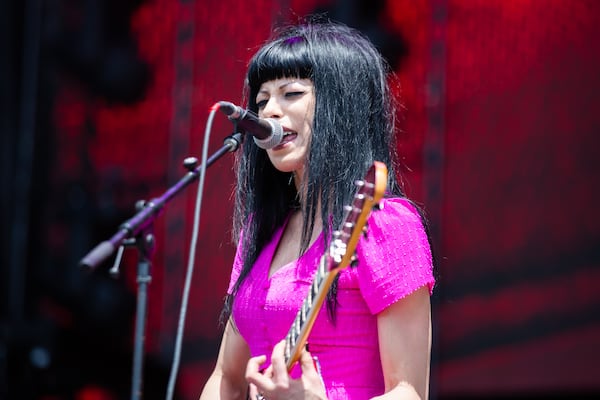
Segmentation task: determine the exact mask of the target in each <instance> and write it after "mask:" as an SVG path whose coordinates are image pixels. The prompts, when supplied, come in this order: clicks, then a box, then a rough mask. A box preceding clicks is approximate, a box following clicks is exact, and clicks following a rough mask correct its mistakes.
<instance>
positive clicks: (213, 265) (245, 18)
mask: <svg viewBox="0 0 600 400" xmlns="http://www.w3.org/2000/svg"><path fill="white" fill-rule="evenodd" d="M131 3H136V7H135V8H134V9H133V11H132V13H131V17H130V19H129V20H128V23H129V32H130V35H131V38H132V39H133V41H134V42H135V44H136V49H137V50H136V54H137V56H138V57H139V60H142V61H143V62H144V63H146V65H147V67H148V71H149V75H148V76H149V79H148V81H147V82H146V83H145V85H144V89H143V91H141V92H140V93H141V94H140V95H138V96H137V97H136V98H135V99H134V100H127V101H122V99H121V100H119V99H117V100H115V98H110V97H109V96H106V95H105V94H103V92H102V91H99V90H94V89H93V87H91V86H90V85H89V80H88V81H86V80H85V79H84V76H83V75H82V74H77V73H75V72H73V69H69V68H66V67H64V64H61V63H59V62H56V63H55V64H52V69H50V70H49V71H51V72H48V70H45V71H46V72H41V77H42V78H44V79H45V80H44V79H42V83H44V82H46V83H47V82H51V83H52V84H51V85H48V86H51V87H52V90H50V91H49V92H48V93H49V94H48V95H47V97H48V99H49V100H47V102H46V103H45V104H47V108H46V109H43V110H41V111H40V113H42V112H46V115H47V116H48V124H47V125H44V126H43V127H42V128H39V130H41V131H43V132H42V133H38V135H40V134H41V135H44V136H43V137H44V139H43V140H38V141H37V142H36V151H37V152H43V153H50V155H46V157H47V161H48V164H47V165H45V167H44V168H45V175H44V176H43V177H42V178H39V177H38V179H44V181H43V183H44V185H45V186H44V187H47V188H48V191H47V193H45V196H46V201H44V202H43V204H42V205H41V209H40V211H38V212H39V213H40V218H39V219H38V220H37V222H36V224H37V225H35V226H36V227H37V228H38V229H36V231H39V232H41V233H40V234H39V236H37V237H33V238H30V243H32V244H31V246H33V245H36V244H37V246H38V248H39V249H41V250H40V251H39V252H38V253H37V256H36V257H34V256H31V255H30V256H29V265H28V267H27V268H28V271H30V273H33V274H35V275H36V276H37V279H36V280H34V282H33V283H32V282H31V279H29V280H28V282H29V283H28V286H26V289H25V290H26V291H27V293H26V294H25V297H26V298H27V299H29V300H28V313H30V315H34V316H39V317H40V318H42V319H43V320H45V321H50V325H51V326H52V327H53V328H51V329H52V332H53V336H52V337H54V338H55V340H56V342H54V343H55V344H54V345H53V346H54V347H53V348H54V349H55V353H54V354H56V356H55V358H54V360H55V364H54V365H55V366H56V365H58V366H57V367H56V368H55V369H53V368H52V367H50V368H47V369H46V370H43V371H41V372H40V371H37V372H36V374H37V375H35V376H36V377H37V378H36V379H40V383H39V385H38V388H40V389H39V390H38V391H37V393H35V395H34V396H35V397H38V398H63V397H62V396H63V393H66V392H69V391H70V393H75V396H79V397H77V398H80V399H92V398H102V397H94V396H106V397H105V398H117V397H118V396H121V394H122V393H128V392H127V387H128V385H129V384H130V382H129V380H128V379H129V369H130V367H131V366H130V359H129V358H128V357H129V352H130V349H131V343H130V342H131V339H132V336H131V335H132V333H131V326H130V325H131V323H132V321H133V320H132V315H133V307H134V306H135V304H134V298H133V297H132V296H134V295H135V291H136V283H135V274H136V270H135V262H136V254H135V252H134V251H132V250H131V251H130V250H128V251H126V253H125V260H124V262H123V265H122V270H123V273H122V276H121V277H120V278H119V279H117V280H107V281H108V282H105V280H103V279H102V278H101V276H106V270H107V268H101V269H99V270H97V271H94V273H93V274H91V276H89V275H88V276H86V278H85V279H84V278H81V277H79V276H78V274H80V271H79V270H78V269H77V266H76V264H77V261H78V259H79V258H81V257H82V256H83V255H84V254H85V253H86V252H87V251H88V250H89V249H91V248H92V247H93V246H94V245H95V244H96V243H98V242H100V241H102V240H105V239H107V238H108V237H109V236H110V235H112V233H113V232H115V231H116V229H117V228H118V226H119V224H120V223H121V222H123V221H124V220H125V219H127V218H128V217H130V216H131V215H133V213H134V210H133V205H134V203H135V201H136V200H138V199H149V198H152V197H154V196H159V195H160V194H162V192H163V191H164V190H166V189H167V188H168V187H169V186H170V185H172V184H173V183H174V182H175V181H176V180H177V179H179V178H180V177H182V176H183V174H184V173H185V170H184V169H183V168H182V160H183V159H184V158H185V157H187V156H196V157H199V156H200V154H201V150H202V147H201V146H202V141H203V139H204V129H205V124H206V122H207V118H208V110H209V107H210V106H211V105H212V104H213V103H214V102H216V101H219V100H228V101H232V102H234V103H238V104H239V103H240V101H241V86H242V82H243V73H244V69H245V64H246V62H247V60H248V58H249V56H250V55H251V54H252V52H253V49H254V48H255V47H256V46H257V45H258V44H260V43H261V42H262V41H263V40H265V39H266V38H267V36H268V34H269V31H270V26H271V25H272V24H273V23H276V22H281V21H288V20H292V19H293V18H295V16H301V15H305V14H308V13H311V12H314V11H315V10H320V11H323V10H326V11H329V12H330V14H331V15H332V16H333V17H337V19H340V20H344V21H345V22H347V23H349V24H350V25H353V26H356V27H358V28H361V29H363V30H365V31H366V32H373V31H375V32H376V33H377V32H379V33H380V34H385V37H387V42H385V43H388V44H389V43H391V45H390V47H389V48H390V49H391V50H390V51H389V52H388V53H386V55H388V56H389V57H398V60H397V62H395V63H394V64H393V67H394V69H395V70H396V72H397V74H398V76H399V77H400V80H401V86H402V89H401V96H402V102H403V105H404V107H403V110H402V118H403V119H402V133H401V135H400V144H399V149H400V152H401V153H402V155H403V162H404V164H405V166H406V168H405V170H404V171H403V179H404V181H405V183H406V189H407V192H408V194H409V196H411V197H412V198H414V199H415V200H416V201H418V202H419V203H421V204H422V205H423V206H424V208H425V210H426V212H427V213H428V215H429V218H430V221H431V224H432V234H433V239H434V247H435V250H436V256H437V260H438V264H437V271H436V272H437V277H438V284H437V287H436V290H435V294H434V296H433V299H432V300H433V312H434V343H433V355H432V358H433V363H432V397H433V398H440V399H450V398H469V397H471V398H479V397H481V398H500V397H515V396H519V397H530V398H535V397H561V396H563V397H569V398H573V397H579V398H581V397H584V396H593V395H597V394H599V393H600V367H599V366H598V365H599V363H598V362H597V360H598V359H599V358H600V345H599V344H600V343H599V339H598V337H599V335H600V319H599V315H600V314H599V311H598V310H600V294H599V292H598V290H597V287H598V282H599V278H600V270H599V268H598V266H599V264H600V245H599V243H600V212H599V211H598V210H597V207H596V204H597V203H598V200H600V188H599V186H598V183H599V181H598V176H600V175H599V172H600V165H599V163H598V162H597V158H598V143H599V142H598V139H597V138H596V135H598V134H599V133H600V113H599V112H598V106H600V102H599V100H598V91H599V90H600V73H599V72H598V71H600V45H599V43H598V42H599V41H600V3H598V2H595V1H593V0H588V1H584V0H576V1H570V0H519V1H516V0H515V1H507V0H469V1H457V0H431V1H412V0H388V1H374V2H373V1H371V2H363V1H324V0H323V1H318V0H304V1H302V0H289V1H279V2H278V1H268V0H257V1H253V2H239V1H238V0H235V1H234V0H225V1H223V0H220V1H216V0H205V1H202V2H192V1H183V0H181V1H174V0H153V1H139V2H131ZM56 4H58V6H56ZM56 4H55V6H56V7H58V8H57V9H55V10H53V12H51V11H46V14H45V15H46V16H47V15H54V16H60V20H61V21H63V23H65V24H66V22H65V21H71V20H76V21H78V23H75V24H74V26H77V27H79V28H81V26H82V25H85V13H82V12H81V8H79V6H78V5H77V4H74V3H71V2H67V1H65V2H57V3H56ZM377 8H381V9H380V10H379V9H378V10H377V13H373V12H372V11H373V10H375V9H377ZM365 10H367V11H368V12H367V11H365ZM25 15H26V14H25ZM73 15H74V16H73ZM111 17H114V15H112V16H111V15H110V14H109V16H107V19H109V20H110V18H111ZM109 22H110V21H109ZM113 23H114V22H113ZM376 37H378V38H381V36H376ZM374 41H376V40H375V39H374ZM44 43H45V42H42V44H43V45H44ZM383 43H384V42H382V41H380V42H377V41H376V44H380V45H381V46H382V47H383ZM386 49H387V47H386ZM56 59H60V58H59V57H56ZM43 61H44V59H42V62H43ZM44 88H46V87H45V86H44V87H42V88H41V89H40V93H42V94H43V93H45V92H43V90H42V89H44ZM44 129H45V130H44ZM229 129H230V125H229V124H228V122H227V121H226V120H225V118H224V116H222V115H217V116H216V119H215V124H214V126H213V129H212V134H211V151H214V150H216V149H217V148H218V147H219V146H220V144H221V143H222V140H223V138H224V137H225V136H226V135H228V134H229V133H230V132H229ZM46 150H50V151H46ZM232 161H233V157H232V156H230V155H227V156H225V157H224V158H222V159H221V160H220V161H218V163H216V164H214V165H213V166H211V167H210V168H209V169H208V172H207V181H206V187H205V194H204V199H203V209H202V215H201V225H200V231H199V234H200V237H199V245H198V248H197V260H196V263H195V271H194V276H193V283H192V291H191V295H190V304H189V308H188V313H187V322H186V330H185V337H184V341H183V350H182V351H183V353H182V357H183V359H182V365H181V369H180V373H179V376H178V390H177V393H178V394H177V396H178V397H180V398H182V399H194V398H197V397H198V395H199V393H200V390H201V388H202V385H203V382H204V381H205V379H206V378H207V375H208V373H209V372H210V370H211V368H212V366H213V364H214V360H215V357H216V352H217V350H218V341H219V337H220V328H219V326H218V323H217V320H218V315H219V312H220V307H221V305H222V299H223V296H224V293H225V290H226V287H227V283H228V278H229V268H230V264H231V261H232V258H233V252H234V248H233V245H232V244H231V241H230V227H231V214H232V212H231V206H232V191H233V184H234V176H233V171H232V168H233V164H232ZM195 190H196V189H195V187H194V188H193V189H192V188H190V189H188V190H187V191H186V192H184V193H185V194H184V195H181V196H178V197H177V198H176V199H175V200H174V201H173V202H172V203H170V204H169V206H168V207H167V210H166V211H165V212H164V213H163V214H162V215H161V217H160V218H159V219H158V220H157V223H156V226H155V232H156V235H157V252H156V254H155V255H154V257H153V261H154V263H153V266H152V271H151V272H152V277H153V280H152V283H151V285H150V292H149V311H148V321H147V336H146V344H147V346H146V352H147V361H146V362H147V367H146V368H147V374H148V377H147V378H146V380H145V385H146V389H145V393H146V394H145V397H148V398H152V397H157V398H161V397H163V396H164V390H165V388H166V385H165V382H166V379H167V378H166V375H167V374H168V371H169V369H170V367H171V364H170V363H171V361H172V357H173V352H174V339H175V334H176V326H177V318H178V316H179V307H180V303H181V299H182V290H183V282H184V276H185V272H186V263H187V261H188V251H189V242H190V238H191V225H192V218H193V204H194V201H195ZM34 194H35V191H34V193H33V194H32V199H31V201H32V203H33V202H34V198H33V197H34ZM36 240H37V241H36ZM28 251H29V252H31V251H32V249H31V248H30V249H29V250H28ZM57 276H58V277H66V278H68V279H55V278H56V277H57ZM52 277H54V278H52ZM53 279H54V280H53ZM55 280H57V281H59V282H55ZM66 280H69V284H70V285H71V286H69V289H68V290H67V289H65V288H64V286H68V284H67V283H65V281H66ZM90 280H91V281H92V282H96V280H99V281H101V282H102V284H103V285H107V286H106V287H108V288H110V289H103V290H100V291H98V292H96V291H91V290H90V291H88V292H86V293H82V292H84V291H85V290H84V289H82V288H81V287H80V286H81V285H84V284H85V285H86V286H85V288H86V289H89V288H94V287H96V286H95V285H97V284H96V283H89V281H90ZM40 282H41V283H40ZM87 285H90V286H87ZM78 286H79V287H78ZM103 287H104V286H103ZM115 293H118V294H119V296H120V297H119V296H116V295H115ZM75 294H77V296H79V297H77V296H76V295H75ZM100 295H102V296H104V297H101V299H100V298H99V297H98V296H100ZM77 299H84V300H85V301H80V300H77ZM102 299H103V300H102ZM107 299H108V300H107ZM119 299H121V300H119ZM82 304H83V305H88V306H89V307H90V309H91V310H93V312H94V313H95V314H94V313H92V312H91V311H89V309H87V308H85V307H83V306H82ZM124 305H127V307H126V308H124ZM123 310H126V311H123ZM113 312H114V313H116V314H113ZM86 313H91V314H88V315H100V316H101V318H100V319H99V320H96V322H94V321H90V320H91V318H89V319H85V318H84V319H82V315H85V314H86ZM115 315H119V316H121V318H122V319H123V321H124V322H122V323H121V324H120V325H115V328H114V329H113V328H110V329H108V328H107V330H108V331H110V332H106V333H103V330H102V329H97V328H98V327H99V326H104V327H106V326H107V325H106V324H105V322H106V321H111V322H114V319H115V318H116V317H115ZM102 318H104V319H102ZM98 321H100V322H98ZM128 321H129V322H128ZM82 324H83V326H85V327H87V328H86V329H82V328H81V326H82ZM92 332H93V333H92ZM94 335H95V336H94ZM44 336H45V335H44ZM65 338H66V339H65ZM109 340H110V341H111V342H110V343H107V341H109ZM65 342H66V343H65ZM56 343H61V344H60V345H57V344H56ZM115 343H119V346H116V345H115ZM90 348H94V350H90ZM115 348H118V349H119V351H118V352H116V353H115V354H116V355H112V354H113V353H112V351H114V350H115ZM106 349H111V350H110V354H111V355H110V356H107V353H106V352H105V351H109V350H106ZM72 353H78V356H79V357H84V358H85V360H86V361H85V362H80V363H77V362H75V361H73V360H74V359H75V358H74V357H75V356H74V355H73V354H72ZM65 354H66V355H65ZM88 364H89V368H88V367H87V366H88ZM78 368H79V369H81V371H79V374H78V375H77V377H78V379H77V380H73V379H71V380H70V381H69V382H70V383H63V384H60V382H62V381H61V379H63V377H64V376H68V375H69V372H70V371H72V370H73V369H78ZM87 369H89V372H88V373H84V372H82V371H83V370H86V371H87ZM16 371H17V372H16V373H23V376H25V375H27V372H23V371H29V369H28V368H26V367H23V366H21V367H20V368H18V369H16ZM57 371H59V372H57ZM116 371H119V373H118V374H115V372H116ZM27 376H29V375H27ZM65 381H68V379H65ZM14 382H18V380H17V381H14ZM57 382H58V383H57ZM71 386H72V387H71ZM14 387H15V384H13V388H14ZM61 388H62V389H61ZM120 393H121V394H120ZM52 396H58V397H52ZM125 396H126V395H125ZM118 398H120V397H118Z"/></svg>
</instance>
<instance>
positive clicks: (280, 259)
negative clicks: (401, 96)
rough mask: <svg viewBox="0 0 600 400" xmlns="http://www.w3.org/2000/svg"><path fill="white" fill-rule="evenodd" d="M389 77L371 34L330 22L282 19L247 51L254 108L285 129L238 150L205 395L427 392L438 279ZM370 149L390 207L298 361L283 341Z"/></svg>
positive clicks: (273, 397) (204, 399)
mask: <svg viewBox="0 0 600 400" xmlns="http://www.w3.org/2000/svg"><path fill="white" fill-rule="evenodd" d="M393 81H394V76H393V74H391V72H390V71H389V68H388V66H387V65H386V63H385V62H384V60H383V59H382V57H381V56H380V54H379V53H378V52H377V50H376V49H375V47H374V46H373V45H372V44H371V43H370V42H369V41H368V39H366V38H365V37H364V36H363V35H361V34H360V33H359V32H357V31H355V30H353V29H351V28H349V27H347V26H345V25H342V24H338V23H333V22H327V21H316V20H312V21H308V22H305V23H302V24H299V25H296V26H291V27H287V28H285V29H279V30H276V31H275V32H274V35H273V37H272V38H271V40H270V41H269V42H267V43H266V44H264V45H263V46H262V47H261V48H260V49H259V50H258V52H257V53H256V54H255V55H254V56H253V58H252V59H251V61H250V63H249V67H248V71H247V80H246V85H245V89H244V90H245V93H244V94H245V98H247V99H248V109H249V110H251V111H253V112H255V113H256V114H257V115H258V117H260V118H270V119H273V120H276V121H278V122H279V124H280V125H281V126H282V129H283V137H282V139H281V142H280V143H279V144H277V145H276V146H274V147H272V148H268V149H262V148H260V147H258V146H257V145H256V144H255V143H254V142H253V141H252V140H246V141H245V142H244V144H243V152H241V154H239V155H238V157H239V159H238V160H237V167H238V170H237V188H236V198H235V214H234V220H233V226H234V236H235V237H234V240H235V241H236V243H237V246H238V247H237V253H236V256H235V261H234V263H233V269H232V273H231V281H230V285H229V289H228V292H227V296H226V301H225V305H224V309H223V314H222V317H223V321H222V322H223V324H224V333H223V339H222V342H221V347H220V350H219V355H218V359H217V360H216V366H215V369H214V372H213V373H212V375H211V376H210V378H209V379H208V381H207V382H206V383H205V386H204V388H203V391H202V393H201V396H200V399H201V400H214V399H227V400H230V399H240V400H244V399H247V398H249V399H251V400H257V399H266V400H277V399H288V400H289V399H330V400H334V399H353V400H364V399H380V400H383V399H426V398H428V386H429V375H430V372H429V369H430V358H431V354H430V353H431V305H430V295H431V292H432V290H433V287H434V284H435V279H434V276H433V261H432V254H431V246H430V240H429V237H428V235H427V229H426V221H425V218H424V217H423V213H422V212H421V210H420V209H419V208H418V207H416V206H415V204H413V202H411V201H410V200H409V199H408V198H406V196H405V195H404V192H403V190H402V188H401V186H400V184H399V182H400V179H398V178H399V177H398V173H399V171H398V170H397V168H396V167H397V165H398V161H397V154H396V146H395V140H394V138H395V134H396V129H395V120H396V112H397V107H396V104H397V99H395V98H394V96H393V93H392V91H391V89H390V86H389V85H390V83H391V82H393ZM374 161H380V162H382V163H384V164H385V165H387V167H388V170H389V171H388V182H387V191H386V193H385V198H384V199H383V200H382V201H381V206H382V209H381V210H380V211H376V212H373V213H372V214H371V216H370V218H369V220H368V237H367V238H363V239H361V240H360V241H359V242H358V244H357V246H356V255H357V258H358V264H357V266H356V267H355V268H347V269H344V270H343V271H342V272H341V273H340V274H339V275H338V276H337V281H336V283H335V284H334V285H333V286H332V288H331V289H330V291H329V296H328V299H327V300H326V301H325V303H323V307H322V310H321V311H320V313H319V314H318V317H317V319H316V321H315V323H314V326H313V328H312V330H311V332H310V335H309V336H308V343H309V346H308V348H307V349H306V350H305V351H304V352H302V356H301V358H300V360H299V362H298V363H297V364H296V365H295V366H294V367H293V369H292V370H291V371H290V372H289V373H288V369H287V368H286V364H285V355H284V346H283V343H284V342H282V340H283V339H284V338H285V335H286V334H287V333H288V330H289V328H290V325H291V324H292V321H293V320H294V318H295V316H296V313H297V312H298V310H299V308H300V306H301V304H302V302H303V300H304V298H305V297H306V295H307V293H308V290H309V287H310V284H311V282H312V280H313V276H314V274H315V271H316V268H317V264H318V262H319V259H320V257H321V255H322V254H323V253H324V252H325V251H326V249H327V248H328V243H329V242H330V240H331V233H332V230H335V229H337V227H338V226H339V225H340V223H341V222H342V221H343V219H344V209H343V206H344V205H347V204H350V203H351V202H352V198H353V195H354V193H355V190H356V187H355V185H354V182H355V181H356V180H359V179H362V178H363V176H364V174H365V171H366V169H367V168H368V167H369V166H370V165H372V164H373V162H374Z"/></svg>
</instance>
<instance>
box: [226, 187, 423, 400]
mask: <svg viewBox="0 0 600 400" xmlns="http://www.w3.org/2000/svg"><path fill="white" fill-rule="evenodd" d="M381 205H382V206H383V209H382V210H380V211H376V212H373V213H372V214H371V217H370V218H369V221H368V237H367V238H366V239H365V238H363V239H361V240H360V241H359V243H358V245H357V257H358V261H359V263H358V266H357V267H356V268H346V269H344V270H342V271H341V272H340V276H339V283H338V297H337V298H338V302H339V305H338V307H337V320H336V323H335V325H334V324H333V323H332V322H331V321H330V319H329V317H328V315H327V312H326V310H325V305H323V308H322V310H321V311H320V313H319V316H318V317H317V320H316V322H315V324H314V327H313V329H312V332H311V334H310V336H309V339H308V341H309V343H310V351H311V353H312V354H313V355H315V356H317V357H318V358H319V360H320V363H321V369H322V376H323V380H324V382H325V386H326V388H327V395H328V399H330V400H335V399H352V400H362V399H369V398H371V397H373V396H376V395H380V394H382V393H383V391H384V382H383V375H382V370H381V363H380V359H379V349H378V340H377V323H376V315H377V313H379V312H381V311H382V310H384V309H385V308H386V307H388V306H389V305H391V304H393V303H394V302H396V301H398V300H400V299H401V298H403V297H405V296H406V295H408V294H410V293H412V292H413V291H415V290H416V289H418V288H420V287H422V286H424V285H427V286H428V287H429V290H430V293H431V290H432V289H433V285H434V282H435V280H434V277H433V273H432V261H431V253H430V247H429V244H428V241H427V236H426V234H425V232H424V229H423V225H422V223H421V219H420V217H419V215H418V214H417V212H416V210H415V209H414V207H413V206H412V205H411V204H410V203H409V202H408V201H406V200H405V199H397V198H394V199H384V200H382V201H381ZM282 232H283V227H281V228H280V229H279V230H277V232H276V233H275V234H274V235H273V238H272V240H271V242H269V243H268V244H267V245H266V246H265V248H264V249H263V250H262V252H261V254H260V255H259V257H258V259H257V261H256V263H255V265H254V267H253V268H252V271H251V272H250V274H249V275H248V277H247V278H246V280H245V281H244V283H243V284H242V285H241V287H240V289H239V291H238V294H237V296H236V298H235V302H234V305H233V319H234V321H235V324H236V326H237V328H238V329H239V331H240V333H241V335H242V336H243V337H244V339H245V340H246V342H247V343H248V345H249V347H250V352H251V354H252V356H257V355H262V354H264V355H267V359H270V354H271V351H272V349H273V346H274V345H275V344H276V343H278V342H279V341H281V340H282V339H283V338H284V337H285V335H286V334H287V332H288V330H289V328H290V326H291V323H292V321H293V320H294V317H295V316H296V313H297V312H298V309H299V307H300V305H301V304H302V302H303V300H304V298H305V297H306V295H307V293H308V289H309V286H310V284H311V283H312V279H313V275H314V272H315V268H316V265H317V264H318V261H319V259H320V257H321V255H322V254H323V252H324V245H323V241H322V238H321V237H319V238H318V239H317V240H316V241H315V242H314V244H313V245H312V246H311V247H310V248H309V249H308V250H307V251H306V253H304V254H303V255H302V256H301V257H300V258H299V259H298V260H296V261H294V262H292V263H290V264H287V265H285V266H283V267H282V268H280V269H279V270H277V271H276V272H275V273H274V274H273V276H271V277H270V278H269V276H268V275H269V267H270V263H271V259H272V257H273V254H274V251H275V249H276V246H277V244H278V243H279V239H280V237H281V235H282ZM241 267H242V260H241V258H240V255H239V254H237V255H236V257H235V261H234V265H233V271H232V275H231V282H230V286H229V291H231V289H232V288H233V285H234V283H235V281H236V279H237V277H238V276H239V273H240V270H241ZM297 375H298V368H296V369H295V370H294V371H292V376H297Z"/></svg>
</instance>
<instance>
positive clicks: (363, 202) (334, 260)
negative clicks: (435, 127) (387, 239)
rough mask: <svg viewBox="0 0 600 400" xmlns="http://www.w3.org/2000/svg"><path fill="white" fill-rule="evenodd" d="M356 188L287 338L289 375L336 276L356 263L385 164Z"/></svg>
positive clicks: (375, 167) (378, 196)
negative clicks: (358, 249) (356, 256)
mask: <svg viewBox="0 0 600 400" xmlns="http://www.w3.org/2000/svg"><path fill="white" fill-rule="evenodd" d="M355 185H356V186H357V188H358V189H357V192H356V194H355V195H354V199H353V202H352V205H347V206H345V207H344V210H345V212H346V214H345V217H344V221H343V222H342V224H341V225H340V227H339V229H338V230H337V231H335V232H333V233H332V241H331V244H330V246H329V251H327V252H325V254H324V255H323V256H322V257H321V260H320V262H319V267H318V269H317V272H316V274H315V278H314V279H313V282H312V284H311V286H310V290H309V292H308V296H307V297H306V298H305V299H304V302H303V303H302V307H301V308H300V310H299V311H298V314H296V318H295V319H294V322H293V323H292V326H291V328H290V330H289V331H288V334H287V335H286V337H285V350H284V358H285V361H286V366H287V370H288V372H290V371H291V369H292V367H293V366H294V364H295V363H296V361H298V360H299V359H300V356H301V354H302V351H303V349H304V345H305V344H306V341H307V339H308V335H309V334H310V331H311V329H312V327H313V325H314V322H315V320H316V319H317V315H318V314H319V310H320V308H321V305H322V304H323V301H324V300H325V297H326V296H327V292H328V291H329V288H330V287H331V285H332V284H333V281H334V279H335V277H336V276H337V274H339V273H340V271H341V270H343V269H344V268H346V267H347V266H348V265H350V263H351V262H352V261H354V260H355V255H354V252H355V249H356V245H357V243H358V240H359V239H360V237H361V235H363V234H364V233H366V223H367V219H368V218H369V215H370V214H371V210H372V209H373V208H375V207H376V206H377V204H378V203H379V200H381V198H382V197H383V194H384V192H385V189H386V186H387V167H386V166H385V164H384V163H381V162H379V161H375V162H374V163H373V165H372V166H371V167H370V168H369V170H368V171H367V173H366V175H365V177H364V179H363V180H361V181H357V182H356V183H355Z"/></svg>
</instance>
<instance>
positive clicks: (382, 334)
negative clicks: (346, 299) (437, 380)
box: [374, 286, 431, 400]
mask: <svg viewBox="0 0 600 400" xmlns="http://www.w3.org/2000/svg"><path fill="white" fill-rule="evenodd" d="M377 328H378V332H379V333H378V337H379V353H380V354H381V365H382V368H383V376H384V379H385V394H383V395H381V396H377V397H375V398H374V399H377V400H384V399H400V398H401V399H427V398H428V395H429V393H428V392H429V369H430V358H431V306H430V300H429V291H428V289H427V286H424V287H421V288H420V289H418V290H417V291H415V292H413V293H412V294H410V295H408V296H407V297H405V298H403V299H401V300H399V301H397V302H396V303H394V304H392V305H391V306H389V307H388V308H386V309H385V310H383V311H382V312H381V313H379V314H378V316H377Z"/></svg>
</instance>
